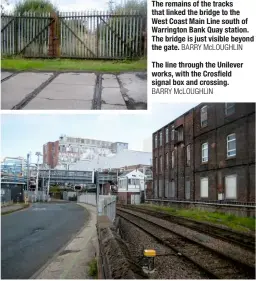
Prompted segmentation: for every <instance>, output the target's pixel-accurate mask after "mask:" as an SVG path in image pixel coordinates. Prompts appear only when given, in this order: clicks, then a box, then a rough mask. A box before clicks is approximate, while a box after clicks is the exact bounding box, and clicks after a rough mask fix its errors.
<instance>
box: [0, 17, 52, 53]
mask: <svg viewBox="0 0 256 281" xmlns="http://www.w3.org/2000/svg"><path fill="white" fill-rule="evenodd" d="M54 21H55V19H54V18H53V17H51V15H50V13H44V14H37V13H24V14H22V15H2V16H1V26H2V28H1V54H2V55H4V56H9V55H24V56H30V57H47V56H48V53H49V48H50V44H49V34H50V32H49V30H50V26H51V25H52V24H53V23H54Z"/></svg>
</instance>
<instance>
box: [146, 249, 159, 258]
mask: <svg viewBox="0 0 256 281" xmlns="http://www.w3.org/2000/svg"><path fill="white" fill-rule="evenodd" d="M155 256H156V251H155V250H144V257H155Z"/></svg>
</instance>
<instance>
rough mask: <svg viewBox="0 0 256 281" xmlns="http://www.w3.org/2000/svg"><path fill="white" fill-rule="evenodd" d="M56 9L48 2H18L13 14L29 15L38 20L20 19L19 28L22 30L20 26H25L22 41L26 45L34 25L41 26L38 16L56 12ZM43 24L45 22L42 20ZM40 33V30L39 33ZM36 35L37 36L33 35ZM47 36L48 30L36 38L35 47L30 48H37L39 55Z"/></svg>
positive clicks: (25, 0)
mask: <svg viewBox="0 0 256 281" xmlns="http://www.w3.org/2000/svg"><path fill="white" fill-rule="evenodd" d="M57 11H58V10H57V7H55V6H54V5H53V3H52V2H51V1H50V0H19V1H18V2H17V3H16V5H15V7H14V14H15V15H24V16H28V17H29V16H30V15H36V16H37V17H38V18H34V19H32V20H29V19H27V18H22V19H20V24H19V28H20V29H22V26H23V25H24V24H26V30H27V32H25V34H23V38H22V39H23V40H24V42H25V44H26V43H28V42H29V41H30V40H31V38H32V36H31V35H32V34H33V31H34V26H35V25H37V26H38V25H39V26H42V25H41V21H42V20H43V19H40V16H42V15H45V14H47V13H52V12H57ZM43 21H44V22H45V20H43ZM39 32H41V30H40V31H39ZM34 35H37V34H34ZM48 36H49V34H48V30H45V31H44V32H43V33H42V34H41V35H40V36H38V38H37V40H36V41H34V43H35V45H34V46H33V47H32V49H33V48H35V46H37V47H38V48H39V53H42V52H43V45H44V42H45V40H47V38H48Z"/></svg>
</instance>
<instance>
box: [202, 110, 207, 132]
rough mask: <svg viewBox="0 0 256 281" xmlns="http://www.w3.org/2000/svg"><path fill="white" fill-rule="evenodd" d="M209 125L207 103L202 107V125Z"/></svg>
mask: <svg viewBox="0 0 256 281" xmlns="http://www.w3.org/2000/svg"><path fill="white" fill-rule="evenodd" d="M206 126H207V105H205V106H203V107H202V108H201V127H206Z"/></svg>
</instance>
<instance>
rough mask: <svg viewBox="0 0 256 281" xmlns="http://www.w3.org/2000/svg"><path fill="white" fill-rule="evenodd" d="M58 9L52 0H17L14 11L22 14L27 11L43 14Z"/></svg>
mask: <svg viewBox="0 0 256 281" xmlns="http://www.w3.org/2000/svg"><path fill="white" fill-rule="evenodd" d="M57 11H58V10H57V7H55V6H54V5H53V4H52V2H51V1H50V0H23V1H19V2H17V4H16V5H15V8H14V13H15V14H21V15H23V14H24V13H27V12H34V13H37V14H42V13H50V12H57Z"/></svg>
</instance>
